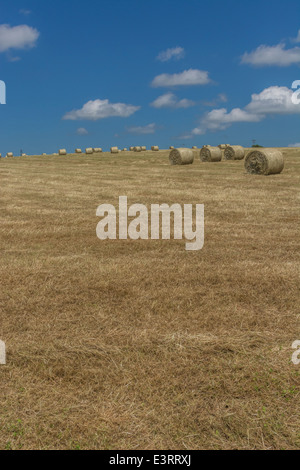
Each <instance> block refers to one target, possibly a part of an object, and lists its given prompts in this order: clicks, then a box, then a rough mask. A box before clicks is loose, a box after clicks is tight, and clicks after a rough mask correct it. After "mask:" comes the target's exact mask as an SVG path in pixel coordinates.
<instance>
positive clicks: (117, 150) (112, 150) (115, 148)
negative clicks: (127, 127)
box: [110, 147, 119, 153]
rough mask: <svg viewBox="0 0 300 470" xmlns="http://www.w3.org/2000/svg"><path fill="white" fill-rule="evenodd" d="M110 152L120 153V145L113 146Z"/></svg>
mask: <svg viewBox="0 0 300 470" xmlns="http://www.w3.org/2000/svg"><path fill="white" fill-rule="evenodd" d="M110 153H119V149H118V147H111V149H110Z"/></svg>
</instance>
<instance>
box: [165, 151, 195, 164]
mask: <svg viewBox="0 0 300 470" xmlns="http://www.w3.org/2000/svg"><path fill="white" fill-rule="evenodd" d="M169 160H170V164H171V165H191V164H192V163H194V152H193V150H191V149H185V148H179V149H173V150H171V152H170V155H169Z"/></svg>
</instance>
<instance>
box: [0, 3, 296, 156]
mask: <svg viewBox="0 0 300 470" xmlns="http://www.w3.org/2000/svg"><path fill="white" fill-rule="evenodd" d="M299 66H300V2H299V0H286V1H285V2H282V1H278V0H273V1H272V2H270V1H269V0H261V1H257V0H251V1H248V0H244V1H240V0H238V1H237V0H227V1H219V0H211V1H200V0H185V1H182V0H172V1H171V0H159V1H158V0H151V1H148V0H100V1H99V0H88V1H82V0H72V1H70V0H68V1H67V0H60V1H57V0H52V1H51V2H46V1H44V0H39V1H37V0H32V1H30V0H28V1H26V0H22V1H14V0H12V1H11V2H3V1H2V2H1V4H0V80H2V81H4V82H5V83H6V104H5V105H2V104H1V105H0V123H1V141H0V143H1V145H0V152H1V153H2V155H5V154H6V152H8V151H13V152H14V153H15V154H16V155H18V154H19V153H20V149H22V150H23V151H24V152H25V153H27V154H41V153H43V152H47V153H53V152H57V150H58V149H59V148H67V150H68V151H69V152H71V151H73V150H74V149H75V148H76V147H80V148H85V147H102V148H103V149H108V148H109V147H111V146H114V145H117V146H119V147H120V148H123V147H128V146H130V145H139V144H140V145H147V146H150V145H159V146H160V147H161V148H168V147H169V146H170V145H174V146H182V145H183V146H192V145H197V146H199V147H200V146H202V145H203V144H206V143H209V144H211V145H214V144H216V145H217V144H219V143H239V144H242V145H245V146H249V145H251V142H252V140H253V139H255V140H256V141H257V143H259V144H261V145H264V146H288V145H293V144H297V143H299V142H300V133H299V121H300V119H299V118H300V105H299V104H296V103H292V100H291V96H292V93H293V90H292V89H291V87H292V83H293V82H294V81H295V80H300V67H299Z"/></svg>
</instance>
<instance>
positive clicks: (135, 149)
mask: <svg viewBox="0 0 300 470" xmlns="http://www.w3.org/2000/svg"><path fill="white" fill-rule="evenodd" d="M134 151H135V152H141V151H142V147H134Z"/></svg>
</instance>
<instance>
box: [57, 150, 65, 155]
mask: <svg viewBox="0 0 300 470" xmlns="http://www.w3.org/2000/svg"><path fill="white" fill-rule="evenodd" d="M58 154H59V155H67V151H66V149H60V150H59V151H58Z"/></svg>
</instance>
